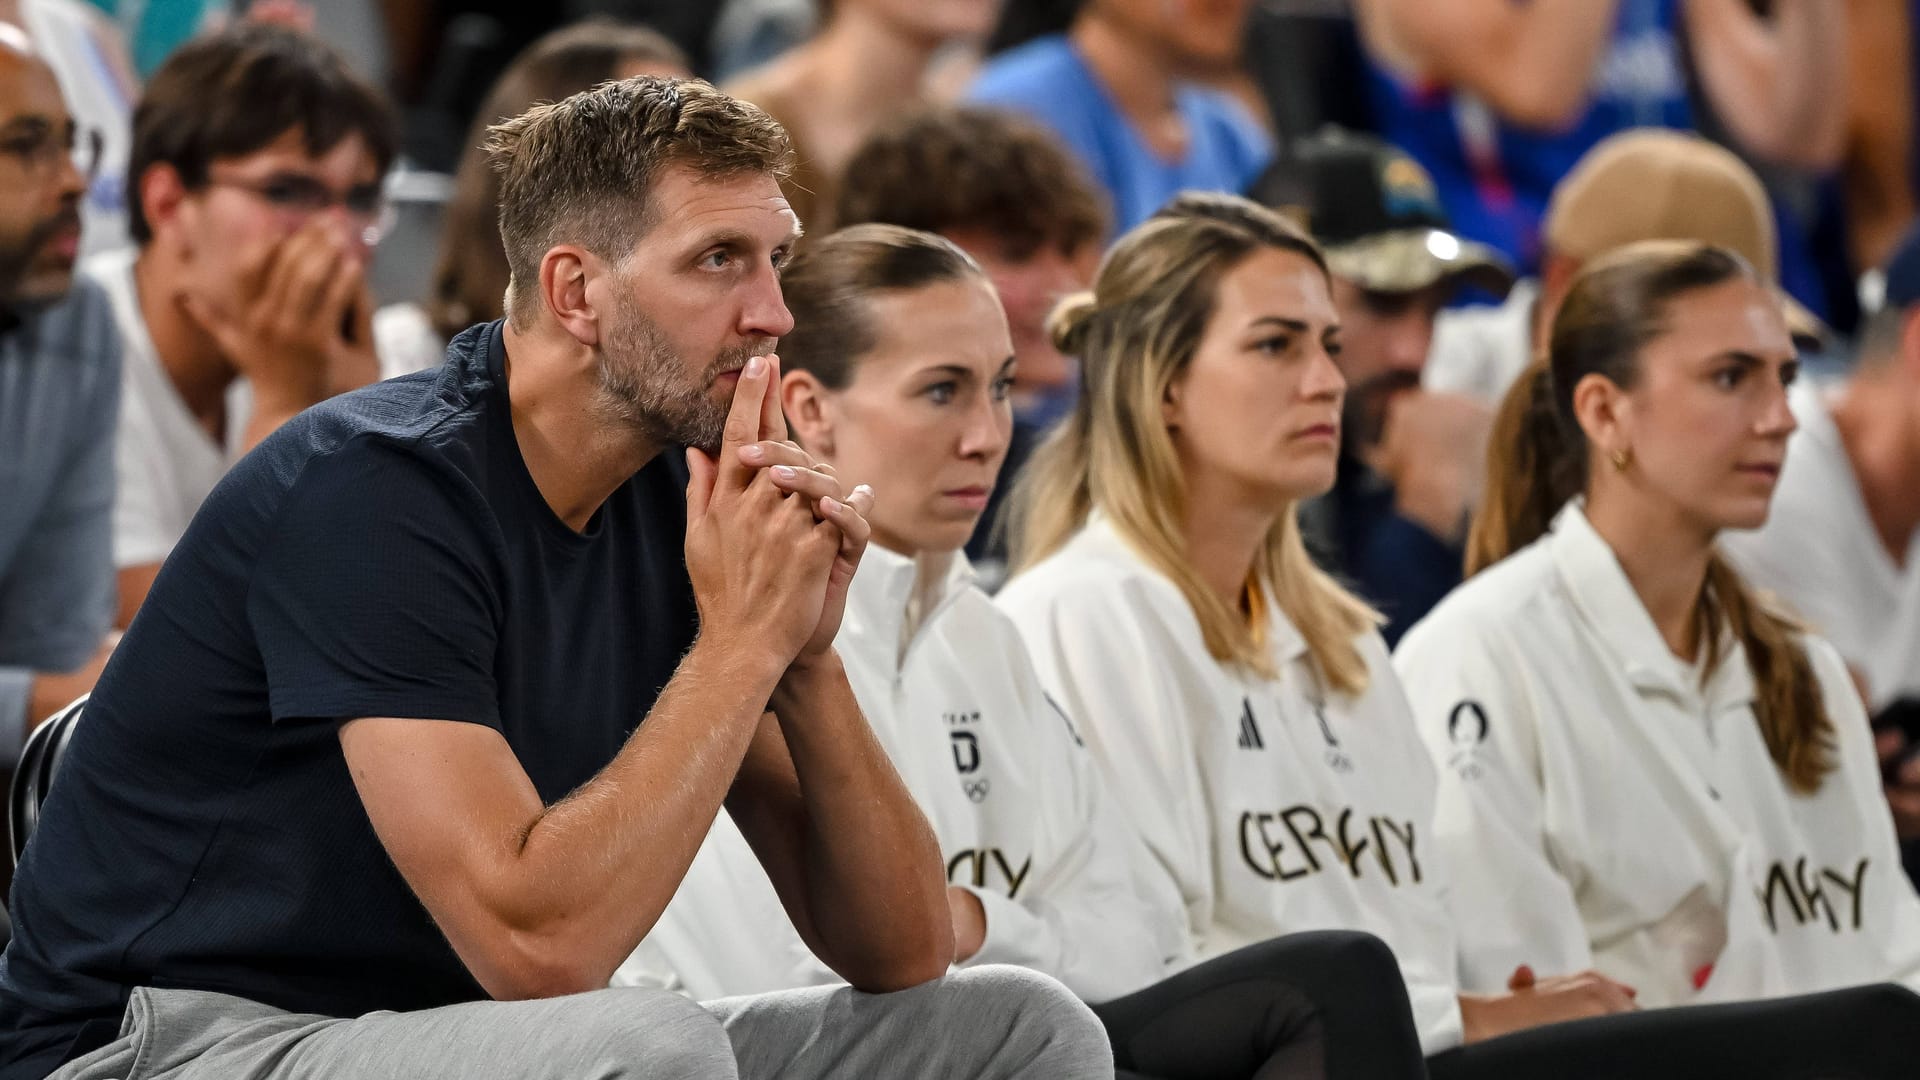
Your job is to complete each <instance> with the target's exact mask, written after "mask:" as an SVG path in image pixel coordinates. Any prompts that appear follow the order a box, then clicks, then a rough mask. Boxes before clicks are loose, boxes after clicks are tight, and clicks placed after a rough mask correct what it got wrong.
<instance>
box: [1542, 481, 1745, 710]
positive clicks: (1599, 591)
mask: <svg viewBox="0 0 1920 1080" xmlns="http://www.w3.org/2000/svg"><path fill="white" fill-rule="evenodd" d="M1547 542H1548V544H1549V546H1550V550H1551V551H1552V553H1553V562H1554V566H1555V568H1556V569H1557V570H1558V572H1559V576H1560V581H1561V584H1562V585H1564V586H1565V587H1566V590H1567V593H1568V595H1569V596H1571V597H1572V598H1573V604H1574V607H1575V608H1576V609H1577V611H1578V613H1579V615H1580V617H1581V618H1582V619H1583V620H1584V621H1585V622H1586V624H1587V626H1588V627H1589V628H1590V629H1591V630H1592V631H1593V633H1594V635H1595V636H1596V637H1598V638H1599V639H1600V641H1601V643H1602V646H1603V647H1604V648H1605V649H1606V651H1607V653H1608V654H1609V658H1610V659H1611V660H1612V661H1613V662H1614V663H1615V664H1617V665H1618V666H1619V668H1620V670H1621V671H1622V672H1623V673H1624V674H1625V675H1626V677H1627V680H1628V681H1629V682H1630V683H1631V684H1632V685H1633V688H1634V689H1635V690H1636V691H1639V692H1640V693H1643V694H1645V693H1662V694H1666V695H1668V696H1670V697H1673V698H1677V699H1678V700H1681V701H1695V700H1703V701H1704V702H1705V703H1706V704H1708V705H1709V706H1711V707H1713V708H1715V709H1720V708H1727V707H1733V706H1740V705H1746V704H1748V703H1750V702H1752V701H1753V698H1754V684H1753V672H1752V670H1751V669H1750V668H1749V666H1748V664H1747V656H1746V651H1745V650H1744V649H1742V648H1741V647H1740V643H1739V642H1738V641H1737V640H1735V639H1734V638H1733V637H1732V635H1731V634H1729V633H1727V632H1726V631H1725V630H1724V629H1723V630H1722V635H1723V636H1722V639H1721V642H1720V662H1719V664H1717V665H1716V666H1715V668H1714V671H1713V674H1712V675H1710V676H1708V678H1707V682H1706V685H1705V686H1704V687H1701V686H1696V685H1694V677H1693V669H1692V667H1690V666H1689V665H1687V664H1685V663H1682V662H1681V660H1680V658H1679V657H1677V656H1675V655H1673V652H1672V650H1670V649H1668V648H1667V643H1666V639H1665V638H1663V637H1661V636H1660V628H1659V627H1657V626H1655V625H1654V622H1653V616H1652V615H1650V614H1648V612H1647V608H1646V605H1645V604H1643V603H1641V602H1640V595H1639V594H1638V593H1636V592H1634V591H1633V583H1632V582H1630V581H1628V580H1627V572H1626V570H1625V569H1623V568H1622V567H1621V565H1620V560H1619V559H1618V558H1617V557H1616V556H1615V555H1614V553H1613V548H1612V547H1610V546H1609V545H1608V544H1607V542H1606V540H1605V539H1604V538H1603V537H1601V535H1600V533H1599V532H1598V531H1596V530H1595V529H1594V527H1593V523H1592V522H1590V521H1588V520H1587V515H1586V511H1585V510H1584V509H1583V506H1582V502H1581V500H1579V499H1575V500H1573V501H1572V502H1570V503H1568V504H1567V505H1566V506H1565V507H1564V508H1563V509H1562V510H1561V511H1560V513H1559V515H1558V516H1556V517H1555V518H1554V519H1553V531H1552V534H1551V536H1550V538H1549V539H1548V541H1547Z"/></svg>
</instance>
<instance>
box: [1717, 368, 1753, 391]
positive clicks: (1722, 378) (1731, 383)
mask: <svg viewBox="0 0 1920 1080" xmlns="http://www.w3.org/2000/svg"><path fill="white" fill-rule="evenodd" d="M1746 377H1747V369H1746V368H1744V367H1729V368H1721V369H1720V370H1719V371H1716V372H1714V373H1713V383H1714V385H1715V386H1718V387H1720V388H1721V389H1722V390H1731V389H1733V388H1734V387H1736V386H1739V385H1740V383H1741V381H1742V380H1743V379H1745V378H1746Z"/></svg>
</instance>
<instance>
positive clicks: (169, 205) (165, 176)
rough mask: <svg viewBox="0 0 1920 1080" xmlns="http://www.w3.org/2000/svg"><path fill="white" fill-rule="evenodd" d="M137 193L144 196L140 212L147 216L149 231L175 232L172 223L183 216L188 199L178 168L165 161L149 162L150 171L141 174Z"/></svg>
mask: <svg viewBox="0 0 1920 1080" xmlns="http://www.w3.org/2000/svg"><path fill="white" fill-rule="evenodd" d="M134 197H135V198H137V199H139V200H140V213H141V214H142V215H143V216H144V217H145V218H146V219H147V229H148V231H149V232H151V233H152V234H153V235H155V236H158V235H160V234H161V233H162V232H163V231H166V232H169V233H172V232H173V230H171V229H170V228H169V227H170V226H172V225H173V224H174V222H175V221H177V220H178V219H179V217H180V214H181V212H182V208H183V207H184V206H185V204H186V201H187V185H186V182H185V181H184V180H182V179H181V178H180V171H179V170H178V169H175V168H174V167H173V166H171V165H168V164H165V163H164V162H162V163H159V164H154V165H149V166H147V171H146V172H144V173H141V174H140V179H139V181H138V183H137V184H136V185H135V191H134ZM182 242H183V243H184V242H185V239H184V236H183V238H182Z"/></svg>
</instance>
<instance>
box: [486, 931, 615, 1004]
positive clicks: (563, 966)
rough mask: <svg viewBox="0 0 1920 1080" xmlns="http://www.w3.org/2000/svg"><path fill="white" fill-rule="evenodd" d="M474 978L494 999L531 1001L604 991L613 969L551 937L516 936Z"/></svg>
mask: <svg viewBox="0 0 1920 1080" xmlns="http://www.w3.org/2000/svg"><path fill="white" fill-rule="evenodd" d="M474 976H475V978H477V979H478V980H479V982H480V984H481V986H482V987H484V988H485V989H486V991H487V994H488V995H489V996H491V997H493V998H494V999H495V1000H498V1001H528V1000H533V999H536V998H554V997H565V996H567V995H569V994H584V993H586V992H588V991H590V990H601V989H605V987H606V985H607V980H609V979H611V978H612V977H613V967H612V966H610V965H608V964H607V963H605V961H604V958H600V957H586V956H581V955H577V954H576V953H575V952H574V951H573V950H569V949H567V948H565V947H563V946H562V945H560V944H559V943H557V942H554V941H553V940H552V939H550V938H544V937H538V936H533V935H518V934H516V935H511V936H510V938H509V940H508V941H506V942H504V943H502V946H501V947H500V948H499V949H498V950H496V952H495V955H493V956H491V957H489V958H487V959H486V961H485V962H484V970H475V971H474Z"/></svg>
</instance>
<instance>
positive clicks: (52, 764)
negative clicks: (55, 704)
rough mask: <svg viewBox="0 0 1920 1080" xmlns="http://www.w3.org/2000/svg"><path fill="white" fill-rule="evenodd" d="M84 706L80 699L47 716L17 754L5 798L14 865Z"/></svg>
mask: <svg viewBox="0 0 1920 1080" xmlns="http://www.w3.org/2000/svg"><path fill="white" fill-rule="evenodd" d="M86 705H87V699H86V697H85V696H82V697H81V698H80V700H78V701H75V702H74V703H73V704H71V705H69V706H67V707H66V708H64V709H61V710H60V711H59V712H57V713H54V714H53V715H52V716H50V717H48V718H47V719H46V722H45V723H43V724H41V725H40V726H39V727H37V728H34V729H33V734H32V735H30V736H28V737H27V746H26V749H25V750H22V751H21V752H20V764H19V765H17V766H15V768H14V770H13V790H12V791H10V792H8V798H7V831H8V832H9V833H10V834H11V835H12V838H13V864H14V865H15V866H18V865H20V853H21V852H23V851H25V850H27V838H28V837H29V836H32V835H33V827H34V826H35V825H38V824H39V823H40V807H41V804H43V803H45V802H46V801H47V791H48V789H49V788H51V787H52V786H53V776H54V773H55V772H57V771H59V768H60V760H61V759H62V758H64V757H66V754H67V744H68V743H71V742H72V741H73V733H74V732H75V731H76V730H78V728H79V727H80V711H81V710H82V709H84V708H86Z"/></svg>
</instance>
